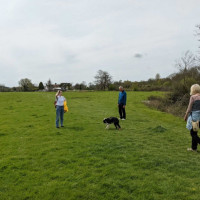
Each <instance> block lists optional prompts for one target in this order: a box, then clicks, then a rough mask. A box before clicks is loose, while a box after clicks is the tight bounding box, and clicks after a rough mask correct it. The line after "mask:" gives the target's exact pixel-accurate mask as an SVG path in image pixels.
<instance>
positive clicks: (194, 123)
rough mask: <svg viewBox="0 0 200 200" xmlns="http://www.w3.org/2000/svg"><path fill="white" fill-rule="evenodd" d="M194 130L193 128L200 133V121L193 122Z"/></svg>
mask: <svg viewBox="0 0 200 200" xmlns="http://www.w3.org/2000/svg"><path fill="white" fill-rule="evenodd" d="M192 128H193V130H194V131H195V132H198V130H199V121H196V122H194V121H192Z"/></svg>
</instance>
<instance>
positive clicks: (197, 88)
mask: <svg viewBox="0 0 200 200" xmlns="http://www.w3.org/2000/svg"><path fill="white" fill-rule="evenodd" d="M197 93H200V86H199V84H194V85H192V86H191V88H190V95H195V94H197Z"/></svg>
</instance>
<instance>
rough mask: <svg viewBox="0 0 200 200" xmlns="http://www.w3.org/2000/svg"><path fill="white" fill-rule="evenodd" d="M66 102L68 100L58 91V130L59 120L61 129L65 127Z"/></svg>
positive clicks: (57, 126)
mask: <svg viewBox="0 0 200 200" xmlns="http://www.w3.org/2000/svg"><path fill="white" fill-rule="evenodd" d="M64 101H66V99H65V97H64V96H62V91H61V90H58V92H57V93H56V128H59V119H60V124H61V127H64V126H63V118H64Z"/></svg>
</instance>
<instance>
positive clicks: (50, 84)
mask: <svg viewBox="0 0 200 200" xmlns="http://www.w3.org/2000/svg"><path fill="white" fill-rule="evenodd" d="M46 87H47V90H48V91H49V92H50V91H52V90H53V85H52V82H51V79H49V80H48V81H47V83H46Z"/></svg>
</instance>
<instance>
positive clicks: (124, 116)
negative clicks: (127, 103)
mask: <svg viewBox="0 0 200 200" xmlns="http://www.w3.org/2000/svg"><path fill="white" fill-rule="evenodd" d="M119 116H120V119H122V118H124V119H126V111H125V108H123V104H119Z"/></svg>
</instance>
